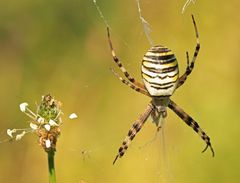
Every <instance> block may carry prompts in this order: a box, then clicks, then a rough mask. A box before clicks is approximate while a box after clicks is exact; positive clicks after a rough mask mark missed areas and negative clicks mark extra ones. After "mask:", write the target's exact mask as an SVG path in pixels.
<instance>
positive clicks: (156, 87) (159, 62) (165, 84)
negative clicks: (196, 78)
mask: <svg viewBox="0 0 240 183" xmlns="http://www.w3.org/2000/svg"><path fill="white" fill-rule="evenodd" d="M142 78H143V82H144V85H145V87H146V89H147V91H148V92H149V94H150V95H151V96H152V97H169V96H171V95H172V94H173V92H174V91H175V89H176V87H177V84H178V78H179V71H178V63H177V59H176V57H175V55H174V54H173V53H172V51H171V50H170V49H168V48H167V47H165V46H161V45H157V46H153V47H151V48H150V49H149V50H148V51H147V53H146V54H145V55H144V57H143V60H142Z"/></svg>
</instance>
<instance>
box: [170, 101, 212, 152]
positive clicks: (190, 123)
mask: <svg viewBox="0 0 240 183" xmlns="http://www.w3.org/2000/svg"><path fill="white" fill-rule="evenodd" d="M168 107H169V108H170V109H172V110H173V111H174V112H175V113H176V114H177V115H178V116H179V117H180V118H181V119H182V120H183V121H184V122H185V123H186V124H187V125H188V126H190V127H191V128H192V129H193V130H194V131H195V132H196V133H198V135H199V136H200V137H201V138H202V139H203V140H204V141H205V143H206V145H207V146H206V147H205V149H204V150H203V151H202V152H205V151H206V150H207V148H208V147H210V149H211V151H212V156H214V150H213V148H212V145H211V142H210V137H209V136H208V135H207V134H206V133H205V132H204V131H203V130H202V129H201V128H200V126H199V125H198V123H197V122H196V121H195V120H194V119H193V118H192V117H191V116H189V115H188V114H187V113H186V112H184V111H183V110H182V109H181V108H180V107H179V106H177V104H175V103H174V102H173V101H172V100H171V101H170V103H169V105H168Z"/></svg>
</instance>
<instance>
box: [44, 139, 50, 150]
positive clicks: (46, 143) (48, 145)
mask: <svg viewBox="0 0 240 183" xmlns="http://www.w3.org/2000/svg"><path fill="white" fill-rule="evenodd" d="M45 146H46V148H50V147H51V141H50V140H49V139H47V140H46V141H45Z"/></svg>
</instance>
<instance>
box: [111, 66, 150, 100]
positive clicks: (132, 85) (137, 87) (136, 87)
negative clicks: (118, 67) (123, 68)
mask: <svg viewBox="0 0 240 183" xmlns="http://www.w3.org/2000/svg"><path fill="white" fill-rule="evenodd" d="M110 69H111V71H112V73H113V74H114V75H115V76H116V77H117V78H118V79H119V80H120V81H121V82H122V83H124V84H125V85H127V86H129V87H130V88H132V89H133V90H135V91H137V92H140V93H142V94H144V95H146V96H150V95H149V93H148V92H147V90H146V89H145V88H142V87H140V86H135V85H134V84H132V83H130V82H128V81H127V80H125V79H123V78H122V77H121V76H119V75H118V74H117V73H116V72H115V71H114V69H113V68H110Z"/></svg>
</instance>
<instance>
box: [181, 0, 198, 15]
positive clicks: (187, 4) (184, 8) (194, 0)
mask: <svg viewBox="0 0 240 183" xmlns="http://www.w3.org/2000/svg"><path fill="white" fill-rule="evenodd" d="M190 3H193V4H195V3H196V0H187V1H186V2H185V4H184V5H183V7H182V14H183V13H184V12H185V10H186V8H187V7H188V6H189V5H190Z"/></svg>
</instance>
